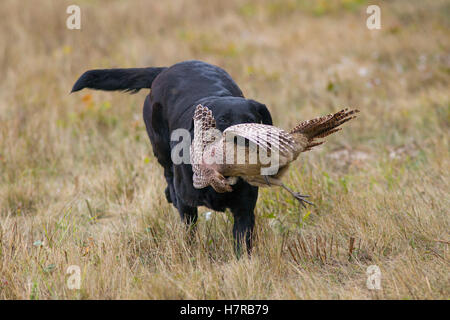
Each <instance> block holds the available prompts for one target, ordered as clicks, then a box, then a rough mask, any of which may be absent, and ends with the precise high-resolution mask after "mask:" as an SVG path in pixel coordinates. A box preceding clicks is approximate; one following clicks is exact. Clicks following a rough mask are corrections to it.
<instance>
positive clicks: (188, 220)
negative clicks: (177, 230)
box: [176, 199, 198, 243]
mask: <svg viewBox="0 0 450 320" xmlns="http://www.w3.org/2000/svg"><path fill="white" fill-rule="evenodd" d="M176 201H177V208H178V212H179V213H180V217H181V220H182V221H183V222H184V223H185V225H186V228H187V232H188V241H189V243H192V241H193V239H194V236H195V232H196V230H197V219H198V210H197V207H190V206H187V205H185V204H184V203H183V202H182V201H181V200H180V199H177V200H176Z"/></svg>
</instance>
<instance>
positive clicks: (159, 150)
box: [72, 61, 272, 256]
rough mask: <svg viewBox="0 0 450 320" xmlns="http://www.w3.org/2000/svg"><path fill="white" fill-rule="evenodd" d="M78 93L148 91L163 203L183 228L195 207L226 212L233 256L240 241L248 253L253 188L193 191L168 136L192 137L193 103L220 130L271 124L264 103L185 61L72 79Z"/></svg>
mask: <svg viewBox="0 0 450 320" xmlns="http://www.w3.org/2000/svg"><path fill="white" fill-rule="evenodd" d="M83 88H90V89H97V90H122V91H127V92H137V91H139V90H140V89H143V88H149V89H151V92H150V94H149V95H148V96H147V97H146V99H145V102H144V112H143V114H144V121H145V125H146V128H147V133H148V136H149V137H150V141H151V144H152V147H153V153H154V154H155V156H156V158H157V159H158V162H159V163H160V164H161V165H162V166H163V168H164V176H165V178H166V181H167V188H166V190H165V194H166V198H167V201H169V202H170V203H173V205H174V206H175V207H176V208H177V209H178V211H179V213H180V216H181V218H182V219H183V221H185V222H186V223H187V224H188V225H195V222H196V221H197V215H198V214H197V207H198V206H206V207H208V208H210V209H212V210H215V211H225V209H226V208H229V209H230V210H231V212H232V213H233V216H234V226H233V236H234V239H235V250H236V253H237V254H238V256H239V255H240V251H241V250H240V248H241V242H244V241H245V244H246V247H247V252H248V253H250V251H251V247H252V233H253V228H254V224H255V214H254V209H255V205H256V200H257V198H258V188H257V187H253V186H251V185H249V184H248V183H246V182H244V181H243V180H242V179H239V181H238V182H237V183H236V184H235V185H233V192H228V193H217V192H215V191H214V189H213V188H211V187H207V188H204V189H195V188H194V187H193V185H192V167H191V165H190V164H189V163H181V164H175V163H174V162H173V161H172V157H171V151H172V149H173V148H174V146H175V145H176V144H177V143H178V142H177V141H171V140H172V139H171V133H172V131H173V130H175V129H180V128H183V129H186V130H189V132H190V134H191V137H192V136H193V120H192V117H193V114H194V109H195V107H196V106H197V105H198V104H203V105H205V106H207V107H208V108H210V109H211V110H212V112H213V115H214V117H215V119H216V125H217V127H218V129H219V130H221V131H223V130H224V129H226V128H227V127H229V126H232V125H235V124H238V123H254V122H257V123H264V124H269V125H271V124H272V117H271V115H270V112H269V111H268V109H267V108H266V106H265V105H264V104H262V103H259V102H257V101H255V100H251V99H246V98H244V95H243V94H242V91H241V90H240V89H239V87H238V86H237V84H236V83H235V82H234V81H233V79H232V78H231V77H230V75H229V74H228V73H227V72H226V71H225V70H223V69H221V68H219V67H217V66H214V65H211V64H208V63H205V62H201V61H184V62H180V63H177V64H175V65H173V66H171V67H169V68H131V69H103V70H90V71H87V72H85V73H84V74H83V75H82V76H81V77H80V78H79V79H78V80H77V82H76V83H75V85H74V86H73V89H72V92H75V91H79V90H82V89H83Z"/></svg>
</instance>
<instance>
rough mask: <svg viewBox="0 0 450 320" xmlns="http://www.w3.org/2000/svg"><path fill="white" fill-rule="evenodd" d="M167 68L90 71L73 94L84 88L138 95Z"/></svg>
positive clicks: (78, 81)
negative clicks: (137, 93)
mask: <svg viewBox="0 0 450 320" xmlns="http://www.w3.org/2000/svg"><path fill="white" fill-rule="evenodd" d="M164 69H167V68H130V69H97V70H89V71H86V72H85V73H83V75H82V76H81V77H80V78H79V79H78V80H77V82H75V84H74V85H73V88H72V91H71V92H76V91H80V90H81V89H84V88H89V89H97V90H108V91H115V90H121V91H125V92H131V93H136V92H138V91H139V90H140V89H143V88H148V89H150V88H151V86H152V82H153V80H154V79H155V78H156V76H157V75H158V74H159V73H160V72H161V71H163V70H164Z"/></svg>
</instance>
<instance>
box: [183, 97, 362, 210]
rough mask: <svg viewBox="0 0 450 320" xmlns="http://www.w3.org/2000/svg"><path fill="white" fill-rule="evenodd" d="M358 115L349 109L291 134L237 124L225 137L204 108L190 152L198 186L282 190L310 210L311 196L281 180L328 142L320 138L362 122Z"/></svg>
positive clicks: (198, 116) (198, 113)
mask: <svg viewBox="0 0 450 320" xmlns="http://www.w3.org/2000/svg"><path fill="white" fill-rule="evenodd" d="M358 112H359V110H349V109H343V110H341V111H339V112H336V113H334V114H329V115H326V116H322V117H318V118H315V119H312V120H307V121H303V122H301V123H300V124H298V125H297V126H296V127H295V128H293V129H292V130H291V131H290V132H286V131H284V130H283V129H280V128H277V127H275V126H271V125H265V124H259V123H242V124H237V125H233V126H230V127H228V128H227V129H225V130H224V131H223V132H220V131H219V130H217V129H216V124H215V119H214V117H213V115H212V112H211V110H209V109H208V108H207V107H206V106H203V105H198V106H197V107H196V109H195V113H194V117H193V120H194V138H193V141H192V144H191V149H190V157H191V163H192V170H193V185H194V187H195V188H197V189H202V188H205V187H207V186H211V187H212V188H214V190H215V191H216V192H219V193H223V192H231V191H232V187H231V186H232V185H233V184H235V183H236V182H237V180H238V178H239V177H240V178H242V179H244V180H245V181H247V182H248V183H249V184H251V185H254V186H258V187H271V186H280V187H282V188H284V189H285V190H287V191H288V192H289V193H290V194H292V196H294V198H295V199H297V200H298V201H299V202H300V203H301V204H302V206H303V207H306V206H305V203H308V204H312V203H311V202H310V201H308V200H307V199H306V198H308V197H309V196H307V195H302V194H300V193H299V192H295V191H293V190H291V189H290V188H288V187H287V186H286V185H285V184H284V183H283V182H282V181H281V178H282V177H283V176H284V174H285V173H286V172H287V170H288V168H289V165H290V163H291V162H293V161H294V160H296V159H297V157H298V156H299V154H300V153H302V152H305V151H309V150H311V149H312V148H313V147H316V146H318V145H321V144H322V143H324V142H325V141H318V140H317V139H320V138H324V137H326V136H328V135H330V134H332V133H335V132H337V131H339V130H341V128H339V126H341V125H342V124H343V123H345V122H347V121H349V120H351V119H354V118H356V116H355V114H356V113H358ZM274 164H275V165H274ZM270 170H272V171H270Z"/></svg>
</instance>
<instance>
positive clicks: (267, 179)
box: [263, 175, 272, 187]
mask: <svg viewBox="0 0 450 320" xmlns="http://www.w3.org/2000/svg"><path fill="white" fill-rule="evenodd" d="M263 177H264V180H266V183H267V185H268V186H269V187H270V186H271V185H272V184H271V183H270V181H269V177H268V176H266V175H264V176H263Z"/></svg>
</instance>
